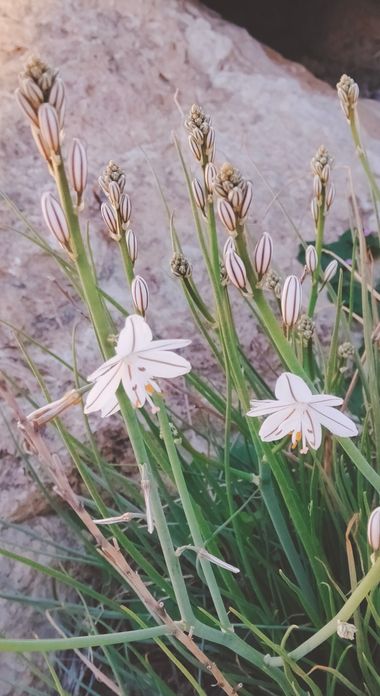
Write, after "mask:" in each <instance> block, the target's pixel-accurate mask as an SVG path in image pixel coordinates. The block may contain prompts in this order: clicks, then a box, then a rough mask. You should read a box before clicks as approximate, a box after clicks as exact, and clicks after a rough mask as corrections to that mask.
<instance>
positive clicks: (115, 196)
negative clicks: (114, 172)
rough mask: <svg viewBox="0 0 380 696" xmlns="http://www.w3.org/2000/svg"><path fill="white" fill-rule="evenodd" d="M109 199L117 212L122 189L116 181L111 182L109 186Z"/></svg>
mask: <svg viewBox="0 0 380 696" xmlns="http://www.w3.org/2000/svg"><path fill="white" fill-rule="evenodd" d="M108 198H109V200H110V203H111V205H112V207H113V208H116V210H117V209H118V207H119V204H120V188H119V184H118V183H117V182H116V181H110V182H109V184H108Z"/></svg>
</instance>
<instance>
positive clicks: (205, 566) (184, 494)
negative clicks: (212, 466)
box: [157, 398, 231, 630]
mask: <svg viewBox="0 0 380 696" xmlns="http://www.w3.org/2000/svg"><path fill="white" fill-rule="evenodd" d="M157 401H158V402H159V404H160V410H159V413H158V419H159V423H160V429H161V436H162V438H163V440H164V443H165V447H166V451H167V453H168V457H169V461H170V464H171V467H172V471H173V475H174V479H175V482H176V486H177V490H178V493H179V496H180V498H181V503H182V506H183V510H184V513H185V516H186V520H187V523H188V525H189V529H190V533H191V536H192V538H193V542H194V545H195V546H196V547H197V548H203V547H204V540H203V537H202V534H201V531H200V528H199V524H198V520H197V516H196V513H195V509H194V505H193V502H192V500H191V498H190V495H189V492H188V490H187V485H186V481H185V477H184V475H183V471H182V466H181V462H180V460H179V457H178V454H177V450H176V446H175V444H174V439H173V434H172V432H171V430H170V424H169V419H168V415H167V413H166V408H165V404H164V402H163V400H162V399H161V398H157ZM199 560H200V564H201V567H202V570H203V573H204V576H205V581H206V584H207V587H208V589H209V592H210V595H211V598H212V601H213V603H214V606H215V609H216V612H217V614H218V617H219V621H220V623H221V626H222V628H223V629H224V630H230V629H231V624H230V621H229V619H228V615H227V612H226V609H225V607H224V604H223V600H222V597H221V594H220V590H219V587H218V584H217V582H216V579H215V575H214V571H213V569H212V567H211V563H210V561H207V560H206V559H204V558H202V557H200V559H199Z"/></svg>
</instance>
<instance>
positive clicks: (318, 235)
mask: <svg viewBox="0 0 380 696" xmlns="http://www.w3.org/2000/svg"><path fill="white" fill-rule="evenodd" d="M325 200H326V188H325V185H323V187H322V193H321V205H320V208H319V215H318V221H317V226H316V229H315V250H316V252H317V257H318V261H317V268H316V269H315V271H314V273H313V279H312V285H311V293H310V299H309V307H308V310H307V313H308V315H309V317H310V318H311V319H312V318H313V316H314V311H315V305H316V304H317V299H318V287H319V278H320V275H321V260H322V258H321V257H322V248H323V236H324V230H325Z"/></svg>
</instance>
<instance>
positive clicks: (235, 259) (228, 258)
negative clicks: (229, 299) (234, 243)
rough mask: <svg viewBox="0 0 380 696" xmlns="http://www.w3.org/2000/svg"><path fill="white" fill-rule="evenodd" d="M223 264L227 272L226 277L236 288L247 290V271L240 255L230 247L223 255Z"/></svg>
mask: <svg viewBox="0 0 380 696" xmlns="http://www.w3.org/2000/svg"><path fill="white" fill-rule="evenodd" d="M224 266H225V269H226V272H227V276H228V279H229V280H230V281H231V283H232V284H233V285H235V287H236V288H238V290H242V291H243V292H248V290H247V272H246V270H245V266H244V263H243V261H242V260H241V258H240V256H239V255H238V254H237V253H236V251H234V250H233V249H230V251H229V252H228V253H227V254H226V255H225V257H224Z"/></svg>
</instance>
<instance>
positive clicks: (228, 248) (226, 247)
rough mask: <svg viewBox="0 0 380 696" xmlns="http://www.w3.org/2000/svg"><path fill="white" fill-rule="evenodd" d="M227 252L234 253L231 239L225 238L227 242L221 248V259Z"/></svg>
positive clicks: (233, 244) (233, 243)
mask: <svg viewBox="0 0 380 696" xmlns="http://www.w3.org/2000/svg"><path fill="white" fill-rule="evenodd" d="M229 251H236V249H235V242H234V240H233V237H227V241H226V243H225V245H224V247H223V258H224V257H225V256H226V255H227V254H228V252H229Z"/></svg>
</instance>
